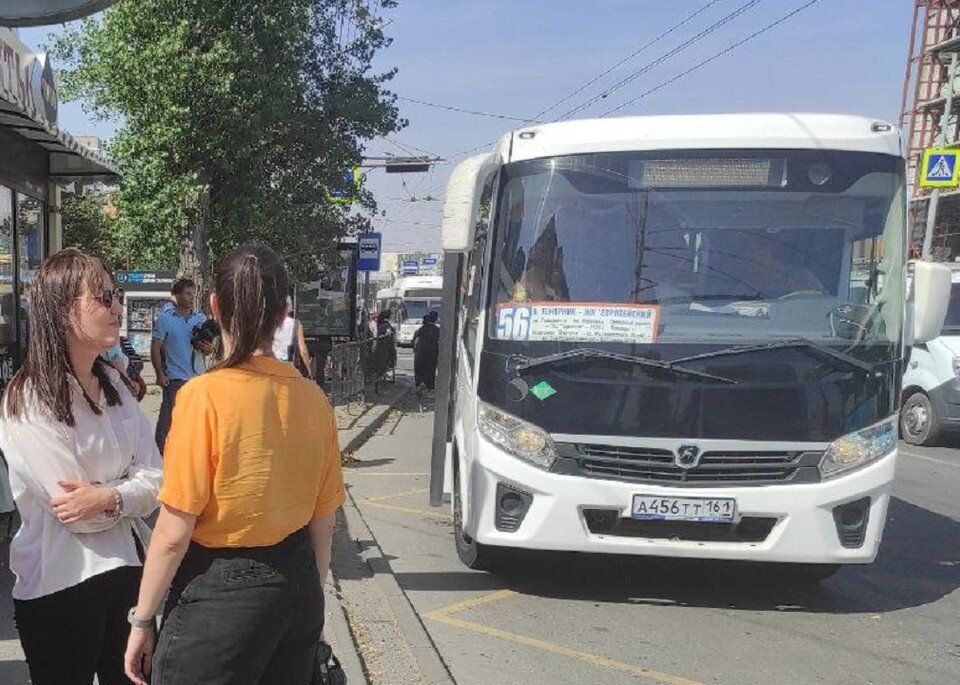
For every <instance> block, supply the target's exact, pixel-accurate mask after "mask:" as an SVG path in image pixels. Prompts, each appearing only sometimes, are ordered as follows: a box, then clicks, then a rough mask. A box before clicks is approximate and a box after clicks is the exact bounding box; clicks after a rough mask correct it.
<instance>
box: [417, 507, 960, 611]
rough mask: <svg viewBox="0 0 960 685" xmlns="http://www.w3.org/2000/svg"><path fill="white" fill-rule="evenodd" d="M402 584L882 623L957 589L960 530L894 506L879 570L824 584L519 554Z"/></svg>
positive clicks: (749, 567) (630, 561)
mask: <svg viewBox="0 0 960 685" xmlns="http://www.w3.org/2000/svg"><path fill="white" fill-rule="evenodd" d="M398 580H399V581H400V584H401V586H402V587H404V589H406V590H440V591H444V590H459V591H463V590H473V589H475V590H482V589H491V586H492V585H497V586H499V587H501V588H509V589H512V590H516V591H517V592H520V593H523V594H526V595H534V596H542V597H549V598H554V599H571V600H584V601H594V602H612V603H623V604H658V605H678V606H693V607H713V608H724V609H746V610H753V611H756V610H771V611H803V612H814V613H883V612H889V611H896V610H899V609H905V608H909V607H917V606H923V605H925V604H930V603H933V602H936V601H937V600H939V599H941V598H943V597H945V596H946V595H949V594H950V593H952V592H953V591H955V590H956V589H957V588H958V587H960V522H957V521H954V520H953V519H951V518H948V517H945V516H941V515H939V514H936V513H934V512H931V511H928V510H926V509H923V508H921V507H917V506H915V505H912V504H909V503H907V502H904V501H903V500H899V499H893V500H891V503H890V508H889V512H888V519H887V527H886V533H885V536H884V542H883V546H882V548H881V553H880V556H879V557H878V559H877V561H876V562H875V563H874V564H872V565H866V566H847V567H845V568H843V569H842V570H841V571H840V572H839V573H838V574H837V575H835V576H834V577H832V578H830V579H829V580H826V581H824V582H822V583H820V584H816V583H802V582H800V581H798V580H796V579H793V580H791V579H790V578H789V574H788V573H787V569H786V567H785V566H783V565H779V564H760V563H753V564H750V563H741V562H721V561H707V560H700V559H696V560H694V559H664V558H655V557H639V556H632V555H608V554H578V553H556V552H529V551H528V552H522V553H517V552H516V551H514V550H511V551H510V552H509V554H506V555H503V559H502V561H501V563H500V565H499V566H498V570H497V572H496V573H494V574H490V575H486V576H484V575H480V574H476V573H472V572H468V571H466V570H464V572H463V573H438V574H433V573H423V574H420V573H407V574H402V575H398ZM490 581H495V583H491V582H490Z"/></svg>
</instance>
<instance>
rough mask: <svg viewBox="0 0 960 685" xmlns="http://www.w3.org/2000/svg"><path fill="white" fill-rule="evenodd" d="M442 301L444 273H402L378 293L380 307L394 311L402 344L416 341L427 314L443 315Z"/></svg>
mask: <svg viewBox="0 0 960 685" xmlns="http://www.w3.org/2000/svg"><path fill="white" fill-rule="evenodd" d="M442 301H443V277H442V276H403V277H401V278H398V279H397V280H396V281H394V282H393V285H392V286H391V287H389V288H384V289H382V290H379V291H378V292H377V310H378V311H385V310H389V311H390V312H391V314H390V316H391V318H392V319H393V321H394V327H395V328H396V331H397V345H399V346H400V347H409V346H410V345H411V344H413V334H414V333H416V332H417V329H418V328H420V326H421V325H422V324H423V317H424V316H425V315H426V314H428V313H429V312H431V311H436V312H438V313H440V314H442V312H441V311H440V306H441V304H442ZM441 319H442V316H441Z"/></svg>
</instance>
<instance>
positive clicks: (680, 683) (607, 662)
mask: <svg viewBox="0 0 960 685" xmlns="http://www.w3.org/2000/svg"><path fill="white" fill-rule="evenodd" d="M516 594H517V593H516V592H514V591H513V590H498V591H497V592H493V593H491V594H489V595H483V596H482V597H477V598H476V599H468V600H466V601H463V602H457V603H456V604H451V605H450V606H448V607H444V608H443V609H438V610H437V611H431V612H430V613H428V614H426V617H427V618H429V619H431V620H434V621H438V622H440V623H445V624H447V625H450V626H454V627H456V628H461V629H463V630H469V631H471V632H473V633H479V634H481V635H489V636H490V637H496V638H499V639H501V640H506V641H507V642H514V643H516V644H520V645H524V646H527V647H533V648H534V649H540V650H542V651H545V652H550V653H552V654H560V655H561V656H566V657H570V658H571V659H579V660H580V661H585V662H587V663H589V664H592V665H594V666H598V667H600V668H606V669H609V670H612V671H620V672H622V673H629V674H630V675H634V676H639V677H641V678H646V679H647V680H651V681H653V682H657V683H664V684H665V685H706V684H705V683H701V682H699V681H697V680H689V679H688V678H683V677H682V676H678V675H673V674H672V673H664V672H663V671H657V670H654V669H652V668H644V667H643V666H636V665H634V664H627V663H624V662H622V661H616V660H614V659H610V658H607V657H605V656H601V655H599V654H591V653H590V652H582V651H580V650H579V649H570V648H569V647H564V646H563V645H558V644H556V643H554V642H547V641H546V640H540V639H538V638H535V637H529V636H527V635H519V634H517V633H511V632H508V631H506V630H500V629H499V628H493V627H491V626H485V625H483V624H481V623H474V622H473V621H467V620H465V619H462V618H459V617H457V616H454V615H453V614H457V613H460V612H461V611H466V610H468V609H473V608H475V607H478V606H480V605H482V604H488V603H490V602H496V601H499V600H502V599H506V598H508V597H512V596H514V595H516Z"/></svg>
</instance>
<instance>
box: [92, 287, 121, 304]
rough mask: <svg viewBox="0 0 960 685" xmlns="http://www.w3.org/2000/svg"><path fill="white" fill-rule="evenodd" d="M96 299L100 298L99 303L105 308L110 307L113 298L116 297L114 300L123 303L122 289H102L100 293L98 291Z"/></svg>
mask: <svg viewBox="0 0 960 685" xmlns="http://www.w3.org/2000/svg"><path fill="white" fill-rule="evenodd" d="M97 299H99V300H100V304H102V305H103V306H104V307H106V308H107V309H110V307H112V306H113V301H114V299H116V301H117V302H119V303H120V304H121V305H122V304H123V291H122V290H121V289H120V288H117V289H116V290H104V291H103V292H102V293H100V297H99V298H97Z"/></svg>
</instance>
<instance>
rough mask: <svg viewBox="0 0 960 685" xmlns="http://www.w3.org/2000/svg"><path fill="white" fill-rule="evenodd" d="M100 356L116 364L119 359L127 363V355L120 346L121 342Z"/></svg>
mask: <svg viewBox="0 0 960 685" xmlns="http://www.w3.org/2000/svg"><path fill="white" fill-rule="evenodd" d="M100 356H101V357H103V358H104V359H106V360H107V361H108V362H115V361H117V360H118V359H119V360H120V361H124V362H125V361H127V355H125V354H124V353H123V348H122V347H121V346H120V343H119V342H118V343H117V344H116V345H114V346H113V347H111V348H110V349H109V350H107V351H106V352H104V353H103V354H101V355H100Z"/></svg>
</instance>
